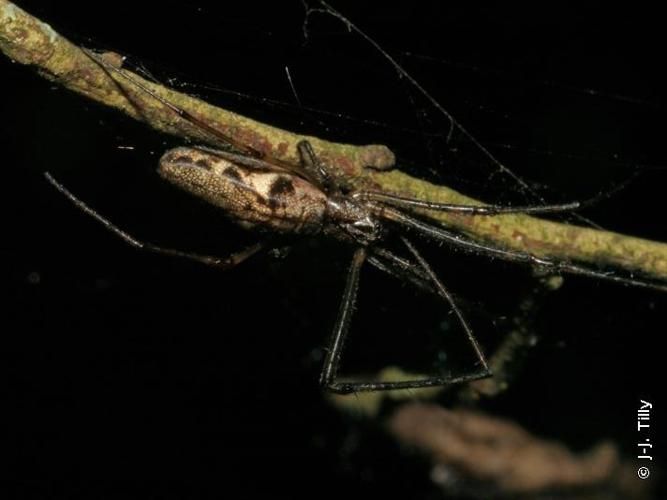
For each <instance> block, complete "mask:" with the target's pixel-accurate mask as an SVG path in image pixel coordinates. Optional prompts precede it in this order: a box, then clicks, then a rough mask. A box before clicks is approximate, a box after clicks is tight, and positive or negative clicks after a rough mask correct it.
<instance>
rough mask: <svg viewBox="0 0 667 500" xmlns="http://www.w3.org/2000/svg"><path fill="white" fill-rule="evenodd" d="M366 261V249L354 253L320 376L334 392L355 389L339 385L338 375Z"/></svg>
mask: <svg viewBox="0 0 667 500" xmlns="http://www.w3.org/2000/svg"><path fill="white" fill-rule="evenodd" d="M365 260H366V248H364V247H361V248H358V249H357V250H356V251H355V252H354V257H352V263H351V264H350V269H349V270H348V272H347V281H346V283H345V290H344V291H343V298H342V299H341V303H340V308H339V310H338V318H337V319H336V324H335V326H334V329H333V332H332V334H331V340H330V341H329V348H328V351H327V356H326V358H325V359H324V366H323V368H322V374H321V375H320V384H321V385H322V386H323V387H325V388H326V389H328V390H330V391H332V392H339V393H347V392H352V391H354V389H350V390H348V385H350V384H340V383H337V382H336V374H337V373H338V366H339V365H340V356H341V354H342V352H343V343H344V342H345V337H347V333H348V330H349V326H350V318H351V316H352V311H353V309H354V304H355V302H356V301H357V289H358V288H359V271H360V270H361V266H362V265H363V263H364V261H365Z"/></svg>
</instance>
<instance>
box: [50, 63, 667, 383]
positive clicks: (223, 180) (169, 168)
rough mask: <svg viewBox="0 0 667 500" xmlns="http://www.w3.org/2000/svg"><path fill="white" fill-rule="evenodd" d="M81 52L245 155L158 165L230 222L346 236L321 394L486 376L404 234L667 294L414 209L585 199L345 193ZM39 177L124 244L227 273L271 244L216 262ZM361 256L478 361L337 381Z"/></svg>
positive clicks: (311, 163)
mask: <svg viewBox="0 0 667 500" xmlns="http://www.w3.org/2000/svg"><path fill="white" fill-rule="evenodd" d="M86 53H87V54H88V55H89V57H91V59H93V60H94V61H95V62H97V63H98V64H99V65H100V66H101V67H102V68H103V69H104V70H105V71H107V72H113V73H115V74H117V75H119V76H121V77H122V78H123V79H125V80H126V81H128V82H130V83H131V84H132V85H134V86H136V87H137V88H139V89H140V90H141V91H144V92H146V93H147V94H148V95H150V96H151V97H152V98H154V99H155V100H156V101H158V102H159V103H161V105H163V106H166V107H167V108H168V109H170V110H172V111H173V112H174V113H175V114H176V115H177V116H178V117H180V118H181V119H183V120H186V121H188V122H189V123H191V124H193V125H195V126H197V127H200V128H201V129H203V130H204V131H206V132H207V133H209V134H211V135H212V136H214V137H215V138H217V139H219V140H222V141H225V142H226V143H228V144H230V145H231V146H232V147H234V148H236V149H237V150H240V151H241V152H240V153H233V152H229V151H223V150H218V149H212V148H209V147H203V146H194V147H179V148H175V149H171V150H169V151H167V152H166V153H165V154H164V155H163V156H162V158H161V159H160V164H159V169H158V170H159V173H160V175H161V176H162V177H164V178H165V179H167V180H168V181H170V182H172V183H173V184H175V185H176V186H178V187H180V188H182V189H184V190H186V191H189V192H190V193H192V194H194V195H195V196H197V197H200V198H202V199H204V200H206V201H208V202H209V203H211V204H213V205H215V206H217V207H219V208H221V209H223V211H224V213H225V214H226V216H227V217H228V218H229V219H230V220H231V221H233V222H235V223H237V224H239V225H241V226H242V227H244V228H246V229H251V230H258V231H259V232H261V233H264V234H267V233H268V234H276V233H278V234H288V235H323V236H325V237H329V238H333V239H336V240H339V241H342V242H344V243H346V244H348V245H350V246H351V247H353V248H354V255H353V257H352V262H351V264H350V266H349V270H348V272H347V281H346V284H345V288H344V292H343V296H342V299H341V303H340V309H339V313H338V317H337V319H336V322H335V325H334V328H333V332H332V334H331V338H330V342H329V346H328V349H327V354H326V357H325V360H324V367H323V369H322V373H321V377H320V382H321V384H322V386H323V387H324V388H326V389H327V390H330V391H332V392H336V393H343V394H345V393H351V392H356V391H378V390H392V389H407V388H420V387H429V386H439V385H449V384H457V383H462V382H468V381H472V380H476V379H480V378H484V377H487V376H490V375H491V372H490V370H489V365H488V363H487V360H486V358H485V356H484V353H483V351H482V349H481V347H480V345H479V343H478V342H477V340H476V338H475V336H474V334H473V331H472V329H471V328H470V326H469V324H468V322H467V321H466V319H465V317H464V315H463V314H462V312H461V310H460V309H459V307H458V306H457V305H456V302H455V301H454V299H453V297H452V294H451V293H450V292H449V290H448V289H447V288H446V287H445V285H444V284H443V283H442V281H441V280H440V279H439V278H438V276H437V275H436V274H435V273H434V272H433V270H432V268H431V266H430V265H429V264H428V263H427V262H426V260H425V259H424V258H423V257H422V255H421V253H420V252H419V251H418V250H417V248H416V247H415V245H414V244H413V242H412V241H411V240H410V239H409V238H408V237H407V236H406V234H404V233H408V232H412V233H416V234H419V235H422V236H426V237H428V238H432V239H435V240H438V241H440V242H442V243H445V244H448V245H451V246H454V247H456V248H459V249H461V250H464V251H468V252H473V253H476V254H481V255H486V256H490V257H495V258H500V259H504V260H508V261H512V262H517V263H524V264H529V265H535V266H539V267H541V268H543V269H545V270H547V271H549V272H555V273H561V272H563V273H571V274H578V275H584V276H589V277H592V278H600V279H605V280H610V281H615V282H619V283H624V284H628V285H634V286H643V287H649V288H654V289H658V290H662V291H665V290H667V286H663V285H659V284H652V283H649V282H644V281H641V280H636V279H632V278H627V277H623V276H616V275H611V274H609V273H604V272H600V271H597V270H594V269H591V268H588V267H585V266H581V265H577V264H574V263H571V262H566V261H557V260H552V259H548V258H544V257H540V256H537V255H533V254H530V253H526V252H520V251H514V250H508V249H502V248H497V247H493V246H490V245H486V244H482V243H479V242H476V241H473V240H471V239H468V238H466V237H464V236H462V235H460V234H458V233H455V232H453V231H450V230H448V229H445V228H443V227H440V226H436V225H433V224H431V223H429V222H426V221H425V220H424V219H421V218H419V217H418V216H416V215H415V214H414V213H413V209H427V210H436V211H448V212H457V213H462V214H468V215H478V216H494V215H498V214H508V213H532V214H540V213H541V214H543V213H556V212H568V211H572V210H575V209H577V208H579V207H580V206H581V203H578V202H574V203H567V204H560V205H543V206H524V207H503V206H496V205H474V206H473V205H453V204H443V203H434V202H430V201H425V200H420V199H413V198H406V197H402V196H397V195H394V194H391V193H385V192H379V191H371V190H349V189H348V188H346V187H344V186H343V185H342V184H341V183H340V182H339V181H338V180H337V179H336V177H334V176H333V175H332V173H331V172H330V171H329V169H327V167H326V165H324V164H323V163H322V162H320V161H319V160H318V157H317V155H316V154H315V152H314V150H313V148H312V146H311V144H310V143H309V142H308V141H301V142H299V143H298V144H297V150H298V153H299V158H300V163H299V164H298V165H291V164H286V163H285V162H282V161H274V160H272V159H271V158H262V157H261V155H260V154H259V153H258V152H257V151H253V150H251V149H250V148H248V147H247V146H244V145H241V144H238V143H237V142H235V141H233V140H231V138H229V137H228V136H227V135H225V134H224V133H223V132H221V131H219V130H217V129H215V128H214V127H212V126H210V125H209V124H207V123H206V122H204V121H202V120H201V119H199V118H197V117H195V116H194V115H192V114H190V113H189V112H188V111H186V110H185V109H182V108H180V107H178V106H176V105H175V104H173V103H171V102H169V101H168V100H166V99H164V98H163V97H161V96H159V95H158V94H156V93H155V92H153V91H152V90H151V89H149V88H147V87H146V86H145V85H143V84H142V83H140V82H139V81H137V80H136V79H134V78H132V77H131V76H130V75H128V74H126V73H124V72H123V71H121V70H120V69H118V68H117V67H115V66H113V65H111V64H109V63H108V62H106V61H105V60H104V59H102V58H100V57H98V56H97V55H96V54H95V53H93V52H91V51H86ZM45 175H46V178H47V179H48V180H49V182H50V183H51V184H52V185H53V186H54V187H55V188H56V189H58V190H59V191H60V192H61V193H63V194H64V195H65V196H66V197H67V198H69V199H70V200H71V201H72V202H73V203H74V204H75V205H76V206H77V207H78V208H80V209H81V210H82V211H83V212H85V213H86V214H88V215H90V216H92V217H93V218H95V219H96V220H98V221H99V222H101V223H102V224H103V225H104V226H105V227H106V228H107V229H108V230H110V231H111V232H113V233H114V234H116V235H117V236H119V237H120V238H122V239H123V240H124V241H125V242H127V243H129V244H130V245H133V246H135V247H137V248H140V249H143V250H147V251H150V252H154V253H158V254H164V255H170V256H174V257H181V258H185V259H190V260H194V261H198V262H201V263H203V264H206V265H209V266H212V267H217V268H222V269H228V268H230V267H233V266H236V265H238V264H240V263H241V262H243V261H244V260H246V259H247V258H249V257H251V256H252V255H254V254H256V253H257V252H259V251H260V250H262V249H266V248H267V247H268V246H269V245H268V243H267V242H260V243H257V244H254V245H252V246H250V247H248V248H246V249H243V250H241V251H239V252H237V253H234V254H232V255H230V256H228V257H225V258H221V257H215V256H209V255H201V254H195V253H191V252H186V251H181V250H177V249H173V248H165V247H162V246H158V245H154V244H152V243H146V242H143V241H141V240H139V239H137V238H135V237H133V236H131V235H130V234H128V233H127V232H125V231H123V230H122V229H120V228H119V227H117V226H116V225H114V224H113V223H112V222H110V221H109V220H108V219H106V218H105V217H103V216H102V215H100V214H99V213H97V212H96V211H95V210H93V209H92V208H90V207H89V206H88V205H87V204H85V203H84V202H83V201H81V200H80V199H78V198H77V197H76V196H75V195H74V194H72V193H71V192H70V191H69V190H67V189H66V188H65V187H64V186H63V185H62V184H61V183H59V182H58V181H57V180H56V179H54V177H53V176H52V175H51V174H49V173H48V172H47V173H45ZM392 231H402V232H401V233H400V234H399V239H400V241H401V242H402V244H403V245H404V246H405V248H406V250H407V252H408V254H409V257H403V256H400V255H398V254H396V253H395V252H393V251H391V250H389V249H388V248H387V247H386V246H385V241H386V237H387V235H388V234H389V233H390V232H392ZM365 262H368V263H370V264H371V265H373V266H375V267H376V268H378V269H380V270H382V271H384V272H386V273H388V274H390V275H392V276H395V277H397V278H399V279H401V280H403V281H407V282H408V283H410V284H412V285H414V286H416V287H418V288H420V289H423V290H426V291H427V292H430V293H432V294H434V295H437V296H439V297H440V298H441V299H442V300H444V301H445V302H446V303H447V304H449V306H450V307H451V309H452V311H453V312H454V314H455V316H456V317H457V320H458V322H459V323H460V325H461V327H462V329H463V331H464V332H465V335H466V336H467V339H468V341H469V342H470V345H471V347H472V349H473V351H474V353H475V356H476V358H477V360H478V363H477V364H478V366H477V367H475V369H474V370H473V371H471V372H470V373H466V374H462V375H456V376H454V375H447V376H433V377H429V378H421V379H415V380H403V381H393V382H392V381H387V382H384V381H382V382H380V381H378V382H376V381H370V382H368V381H364V382H355V381H345V382H343V381H339V380H338V377H337V374H338V368H339V365H340V360H341V355H342V353H343V345H344V343H345V338H346V336H347V334H348V330H349V325H350V321H351V316H352V311H353V309H354V304H355V301H356V297H357V290H358V287H359V274H360V270H361V268H362V266H363V264H364V263H365Z"/></svg>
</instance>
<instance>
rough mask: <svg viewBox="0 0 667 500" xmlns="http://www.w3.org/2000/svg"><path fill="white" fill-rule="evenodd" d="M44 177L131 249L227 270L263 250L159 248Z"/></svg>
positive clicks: (255, 245) (256, 246)
mask: <svg viewBox="0 0 667 500" xmlns="http://www.w3.org/2000/svg"><path fill="white" fill-rule="evenodd" d="M44 176H45V177H46V179H47V180H48V181H49V182H50V183H51V184H52V185H53V187H55V188H56V189H57V190H58V191H60V192H61V193H62V194H63V195H65V196H66V197H67V198H68V199H69V200H70V201H71V202H72V203H73V204H74V205H75V206H76V207H77V208H79V209H80V210H81V211H82V212H84V213H85V214H87V215H89V216H91V217H92V218H93V219H95V220H97V221H98V222H100V223H101V224H102V225H103V226H104V227H105V228H106V229H108V230H109V231H111V232H112V233H114V234H115V235H116V236H118V237H119V238H121V239H122V240H123V241H125V242H126V243H128V244H129V245H132V246H133V247H135V248H139V249H141V250H146V251H148V252H153V253H157V254H162V255H169V256H171V257H180V258H184V259H189V260H194V261H196V262H200V263H202V264H205V265H207V266H212V267H217V268H220V269H229V268H231V267H234V266H236V265H238V264H240V263H241V262H243V261H244V260H246V259H247V258H248V257H251V256H252V255H254V254H256V253H257V252H258V251H260V250H261V249H262V248H263V244H262V243H256V244H254V245H252V246H250V247H248V248H245V249H243V250H241V251H239V252H236V253H233V254H231V255H229V256H228V257H215V256H212V255H201V254H197V253H192V252H185V251H182V250H177V249H174V248H166V247H161V246H158V245H154V244H152V243H146V242H143V241H141V240H138V239H136V238H135V237H134V236H131V235H130V234H128V233H126V232H125V231H123V230H122V229H120V228H119V227H118V226H116V225H114V224H113V223H112V222H111V221H109V220H108V219H106V218H105V217H103V216H102V215H100V214H99V213H97V212H96V211H95V210H93V209H92V208H90V207H89V206H88V205H86V204H85V203H84V202H83V201H81V200H80V199H78V198H77V197H76V196H74V194H72V193H71V192H70V191H69V190H68V189H67V188H66V187H65V186H63V185H62V184H60V183H59V182H58V181H57V180H55V179H54V178H53V176H52V175H51V174H50V173H49V172H45V173H44Z"/></svg>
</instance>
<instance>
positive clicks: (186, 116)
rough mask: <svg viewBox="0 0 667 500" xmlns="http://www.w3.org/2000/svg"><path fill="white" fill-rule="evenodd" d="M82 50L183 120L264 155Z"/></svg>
mask: <svg viewBox="0 0 667 500" xmlns="http://www.w3.org/2000/svg"><path fill="white" fill-rule="evenodd" d="M82 50H83V52H84V53H85V54H86V55H87V56H88V57H90V59H92V60H93V61H94V62H95V63H97V64H99V65H100V67H101V68H102V69H103V70H104V71H105V72H106V73H107V74H109V75H110V73H114V74H116V75H118V76H120V77H121V78H124V79H125V80H126V81H128V82H130V83H131V84H132V85H134V86H135V87H137V88H138V89H140V90H141V91H142V92H145V93H146V94H148V95H149V96H150V97H151V98H153V99H155V100H156V101H158V102H159V103H161V104H162V105H163V106H165V107H166V108H168V109H170V110H171V111H173V112H174V113H175V114H176V115H177V116H178V117H180V118H182V119H183V120H186V121H187V122H189V123H191V124H193V125H195V126H196V127H199V128H201V129H202V130H205V131H206V132H207V133H208V134H209V135H211V136H212V137H214V138H216V139H217V140H221V141H223V142H225V143H227V144H230V145H231V146H233V147H234V148H236V149H238V150H239V151H242V152H243V153H245V154H247V155H250V156H254V157H259V156H262V154H261V153H260V152H259V151H256V150H254V149H253V148H251V147H250V146H247V145H245V144H242V143H241V142H239V141H238V140H236V139H234V138H232V137H231V136H229V135H227V134H225V133H223V132H222V131H221V130H218V129H217V128H215V127H212V126H211V125H209V124H208V123H206V122H205V121H204V120H201V119H199V118H197V117H196V116H195V115H193V114H192V113H190V112H189V111H186V110H185V109H182V108H180V107H178V106H176V105H175V104H173V103H172V102H170V101H169V100H167V99H165V98H164V97H162V96H160V95H159V94H157V93H156V92H154V91H153V90H151V89H150V88H148V87H147V86H146V85H144V84H142V83H141V82H139V81H138V80H136V79H135V78H133V77H131V76H130V75H128V74H127V73H125V72H124V71H121V70H120V69H119V68H117V67H115V66H114V65H112V64H109V63H108V62H107V61H105V60H104V59H103V58H102V57H100V56H98V55H97V54H95V53H94V52H93V51H92V50H89V49H82ZM119 88H120V90H121V91H122V92H123V93H126V91H125V90H124V89H122V87H119ZM130 102H131V103H132V104H133V105H134V106H137V104H136V103H134V102H133V101H130ZM139 112H141V109H139Z"/></svg>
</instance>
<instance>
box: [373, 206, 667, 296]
mask: <svg viewBox="0 0 667 500" xmlns="http://www.w3.org/2000/svg"><path fill="white" fill-rule="evenodd" d="M377 213H378V215H380V216H381V217H383V218H385V219H387V220H390V221H393V222H397V223H399V224H402V225H403V226H405V227H407V228H410V229H413V230H415V231H417V232H419V233H421V234H423V235H425V236H430V237H432V238H435V239H437V240H440V241H445V242H447V243H450V244H452V245H454V246H457V247H459V248H461V249H462V250H465V251H468V252H471V253H477V254H481V255H488V256H490V257H497V258H499V259H503V260H507V261H510V262H518V263H523V264H532V265H535V266H539V267H542V268H544V269H547V270H549V271H554V272H556V273H568V274H577V275H580V276H588V277H590V278H598V279H603V280H607V281H613V282H615V283H621V284H625V285H632V286H636V287H641V288H648V289H651V290H658V291H661V292H667V285H661V284H657V283H651V282H647V281H642V280H637V279H633V278H626V277H624V276H616V275H614V274H610V273H605V272H603V271H596V270H594V269H589V268H587V267H584V266H580V265H577V264H572V263H570V262H560V261H554V260H551V259H548V258H545V257H538V256H536V255H533V254H531V253H527V252H520V251H516V250H505V249H501V248H495V247H492V246H488V245H484V244H482V243H477V242H474V241H472V240H469V239H467V238H464V237H463V236H461V235H459V234H456V233H453V232H450V231H447V230H446V229H442V228H439V227H436V226H433V225H431V224H428V223H426V222H423V221H421V220H419V219H416V218H414V217H411V216H409V215H407V214H405V213H403V212H401V211H399V210H396V209H392V208H389V207H378V208H377Z"/></svg>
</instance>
